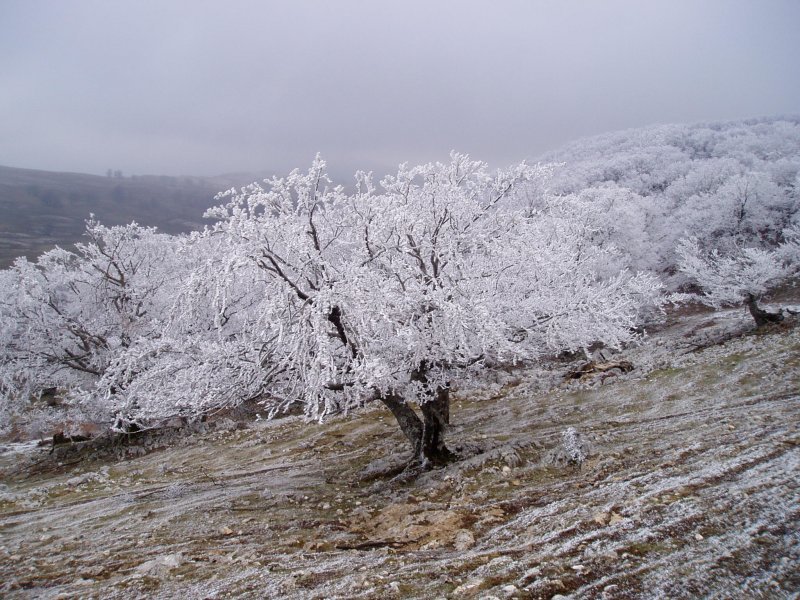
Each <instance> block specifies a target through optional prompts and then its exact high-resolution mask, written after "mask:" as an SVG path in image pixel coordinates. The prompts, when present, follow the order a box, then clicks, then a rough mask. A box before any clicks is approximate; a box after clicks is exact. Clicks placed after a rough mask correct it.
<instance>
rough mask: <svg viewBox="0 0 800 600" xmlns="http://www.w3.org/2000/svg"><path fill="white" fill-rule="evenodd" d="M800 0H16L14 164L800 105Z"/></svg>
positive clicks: (515, 137)
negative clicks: (659, 0) (799, 60)
mask: <svg viewBox="0 0 800 600" xmlns="http://www.w3.org/2000/svg"><path fill="white" fill-rule="evenodd" d="M798 25H800V1H798V0H785V1H779V0H774V1H771V0H752V1H749V2H745V1H737V0H718V1H717V0H702V1H701V0H683V1H681V0H664V1H661V2H655V1H653V2H647V1H643V0H630V1H613V0H596V1H588V0H587V1H583V2H581V1H571V0H553V1H543V0H542V1H534V0H527V1H523V0H520V1H511V0H508V1H506V0H492V1H489V0H486V1H484V2H478V1H470V0H457V1H456V0H454V1H437V0H421V1H416V0H402V1H394V0H393V1H383V0H380V1H379V0H370V1H368V0H364V1H354V0H336V1H334V0H328V1H323V0H318V1H299V0H291V1H290V0H286V1H280V2H278V1H272V2H270V1H263V0H262V1H255V0H254V1H252V2H247V1H235V0H226V1H222V0H220V1H217V2H203V1H198V0H186V1H183V0H180V1H178V0H176V1H168V0H152V1H146V0H129V1H113V0H97V1H88V0H71V1H69V2H67V1H57V0H0V164H3V165H8V166H15V167H26V168H36V169H47V170H61V171H78V172H88V173H96V174H103V173H105V171H106V169H108V168H112V169H121V170H122V171H123V172H124V173H125V174H146V173H149V174H169V175H214V174H219V173H225V172H232V171H276V172H283V171H286V170H289V169H291V168H293V167H298V166H299V167H306V166H307V165H308V164H309V163H310V161H311V159H312V158H313V156H314V155H315V153H316V152H318V151H319V152H322V154H323V156H324V157H325V158H326V159H327V160H328V163H329V164H330V166H331V168H332V170H333V171H334V172H341V173H350V172H352V171H354V170H355V169H357V168H369V169H375V170H378V171H380V172H385V171H387V170H388V169H390V168H391V167H394V166H396V165H397V164H398V163H400V162H403V161H410V162H413V163H417V162H424V161H428V160H438V159H442V160H443V159H446V158H447V155H448V152H449V151H450V150H451V149H456V150H459V151H462V152H468V153H470V154H471V155H472V156H473V157H475V158H479V159H482V160H486V161H488V162H489V163H490V164H491V165H492V166H502V165H504V164H507V163H510V162H512V161H518V160H521V159H523V158H535V157H536V156H538V155H539V154H540V153H543V152H545V151H547V150H551V149H556V148H558V146H560V145H562V144H564V143H566V142H568V141H570V140H573V139H576V138H579V137H583V136H588V135H593V134H596V133H601V132H605V131H611V130H616V129H623V128H628V127H639V126H643V125H649V124H655V123H673V122H694V121H705V120H728V119H739V118H747V117H755V116H771V115H789V114H793V115H796V114H800V63H798V57H800V33H798Z"/></svg>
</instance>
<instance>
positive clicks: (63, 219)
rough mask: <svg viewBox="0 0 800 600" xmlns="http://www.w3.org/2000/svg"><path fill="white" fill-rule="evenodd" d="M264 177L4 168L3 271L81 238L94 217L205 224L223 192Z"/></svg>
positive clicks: (112, 221)
mask: <svg viewBox="0 0 800 600" xmlns="http://www.w3.org/2000/svg"><path fill="white" fill-rule="evenodd" d="M258 177H259V175H258V174H242V173H240V174H232V175H221V176H219V177H167V176H154V175H134V176H131V177H125V176H122V175H121V174H120V173H117V174H116V175H114V174H113V173H112V176H110V177H101V176H97V175H86V174H82V173H55V172H51V171H38V170H33V169H17V168H12V167H4V166H0V268H5V267H8V266H9V265H10V264H11V262H12V261H13V260H14V258H16V257H17V256H26V257H27V258H28V259H29V260H34V259H35V258H36V256H38V255H39V254H40V253H41V252H43V251H45V250H48V249H49V248H52V247H53V246H55V245H61V246H68V245H70V244H73V243H75V242H76V241H79V240H80V239H81V236H82V235H83V233H84V229H85V221H86V219H88V218H89V215H90V214H94V215H95V218H97V219H98V220H99V221H100V222H102V223H103V224H105V225H123V224H126V223H130V222H131V221H136V222H137V223H139V224H140V225H146V226H155V227H158V229H159V230H160V231H163V232H165V233H172V234H176V233H184V232H187V231H191V230H193V229H199V228H202V226H203V224H204V219H203V213H204V212H205V210H206V209H207V208H209V207H210V206H213V205H214V204H215V201H214V196H215V195H216V194H217V193H218V192H220V191H221V190H224V189H227V188H230V187H231V186H236V185H244V184H246V183H250V182H252V181H254V180H256V179H257V178H258Z"/></svg>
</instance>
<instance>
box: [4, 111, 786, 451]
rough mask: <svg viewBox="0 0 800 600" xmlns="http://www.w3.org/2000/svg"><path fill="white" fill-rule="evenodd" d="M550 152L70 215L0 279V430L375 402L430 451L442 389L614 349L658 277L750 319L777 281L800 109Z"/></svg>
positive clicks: (316, 171) (308, 179)
mask: <svg viewBox="0 0 800 600" xmlns="http://www.w3.org/2000/svg"><path fill="white" fill-rule="evenodd" d="M548 158H550V159H553V160H557V161H559V162H562V163H564V164H560V165H544V166H543V165H527V164H525V163H522V164H519V165H515V166H513V167H511V168H508V169H503V170H499V171H496V172H492V171H490V170H489V169H488V167H487V166H486V165H485V164H483V163H481V162H477V161H474V160H471V159H470V158H469V157H468V156H466V155H462V154H456V153H453V154H452V155H451V157H450V161H449V162H445V163H433V164H426V165H421V166H416V167H409V166H408V165H401V166H400V167H399V169H398V171H397V173H396V174H394V175H391V176H387V177H385V178H384V179H383V180H381V181H375V180H374V179H373V177H372V175H371V174H367V173H362V172H359V173H357V174H356V176H355V182H354V185H353V186H352V187H350V188H343V187H341V186H335V185H333V184H332V183H331V181H330V180H329V178H328V176H327V175H326V166H325V163H324V161H322V160H321V159H320V158H317V159H316V160H315V161H314V162H313V163H312V165H311V167H310V168H309V169H308V170H307V171H300V170H295V171H293V172H292V173H291V174H289V175H288V176H286V177H284V178H273V179H271V180H266V181H264V182H262V183H261V184H252V185H250V186H247V187H245V188H242V189H239V190H229V191H228V192H225V193H223V194H220V195H219V196H218V200H219V202H220V206H218V207H216V208H214V209H211V210H210V211H209V212H208V215H207V216H209V217H210V218H212V219H213V220H214V221H213V224H212V225H210V226H209V227H207V228H206V229H205V230H204V231H202V232H196V233H194V234H191V235H188V236H168V235H163V234H159V233H157V232H156V231H154V230H152V229H148V228H143V227H139V226H137V225H135V224H131V225H128V226H123V227H105V226H103V225H101V224H100V223H97V222H95V221H89V222H88V223H87V238H86V241H85V242H84V243H82V244H80V245H78V246H77V248H76V250H75V251H67V250H64V249H55V250H52V251H50V252H47V253H45V254H43V255H42V256H41V257H39V258H38V260H36V262H29V261H27V260H25V259H18V260H17V261H16V263H15V264H14V265H13V266H12V267H11V268H10V269H7V270H5V271H0V428H8V427H10V426H11V425H12V424H13V423H14V422H15V420H16V419H18V418H21V417H23V416H24V418H25V419H28V420H32V419H38V420H39V421H41V423H44V424H47V423H48V420H50V421H53V422H55V421H58V422H59V423H60V426H62V427H63V426H64V422H65V421H66V422H73V423H79V422H82V421H86V420H90V421H92V422H95V423H99V424H101V425H102V426H107V427H112V428H115V429H116V430H119V431H124V430H126V429H128V428H130V427H150V426H156V425H158V424H159V423H160V422H162V421H163V420H164V419H165V418H168V417H172V416H188V417H195V416H198V415H201V414H204V413H207V412H209V411H215V410H219V409H222V408H226V407H233V406H236V405H239V404H241V403H243V402H246V401H249V400H254V401H258V402H261V403H262V404H263V405H264V408H265V411H266V412H267V413H268V414H275V413H277V412H280V411H282V410H284V409H286V408H287V407H288V406H290V405H292V404H295V403H298V404H300V405H302V406H303V407H304V410H305V413H306V415H307V416H308V417H309V418H313V419H318V420H321V419H324V418H325V417H326V416H327V415H331V414H334V413H338V412H342V411H349V410H352V409H355V408H358V407H360V406H363V405H364V404H366V403H368V402H382V403H383V404H384V405H385V406H386V407H387V408H388V409H389V410H390V411H391V412H392V414H393V415H394V416H395V418H396V419H397V422H398V424H399V426H400V428H401V429H402V431H403V433H404V434H405V435H406V437H407V438H408V440H409V442H410V444H411V446H412V448H413V450H414V453H415V456H416V457H418V458H419V459H420V460H422V461H428V460H433V461H436V460H440V459H446V458H447V455H448V450H447V448H446V445H445V443H444V431H445V429H446V425H447V423H448V420H449V390H450V386H451V384H452V383H453V382H455V381H463V380H465V379H469V378H472V377H480V375H481V372H482V370H484V369H486V368H487V367H490V366H491V365H494V364H497V363H513V362H524V361H531V360H536V359H537V358H540V357H542V356H543V355H546V354H555V353H559V352H562V351H576V350H581V349H585V348H587V347H589V346H590V345H592V344H595V343H598V342H601V343H604V344H606V345H610V346H616V347H619V346H621V345H623V344H625V343H627V342H629V341H631V340H632V339H634V338H635V337H636V334H635V333H634V332H635V331H636V330H637V327H638V326H640V325H641V324H642V322H643V320H644V319H645V318H646V317H647V316H648V315H649V314H652V312H653V311H654V310H655V309H657V308H658V307H659V305H660V304H661V303H662V302H663V301H664V295H663V294H662V283H661V281H664V282H665V283H666V289H665V291H667V292H674V291H679V290H681V286H684V287H685V286H687V285H688V286H694V288H693V289H695V290H698V289H699V290H702V291H703V292H704V293H703V295H701V300H702V301H705V302H707V303H709V304H712V305H719V304H724V303H749V305H750V308H751V312H752V313H753V316H754V318H756V320H757V322H758V318H759V316H757V315H761V316H762V317H763V314H765V313H763V311H760V309H758V307H757V306H756V301H757V299H758V298H759V297H760V295H762V294H763V293H765V292H766V291H767V290H768V289H769V288H770V287H773V286H775V285H777V284H779V283H781V282H783V281H785V280H786V279H787V278H789V277H792V276H793V275H795V274H796V272H797V264H798V256H799V255H800V250H799V248H800V247H799V246H798V242H797V239H798V231H800V216H799V215H800V203H799V202H798V186H799V185H800V175H798V173H800V124H799V123H798V121H797V120H791V119H774V120H760V121H753V122H745V123H734V124H723V125H708V126H665V127H657V128H650V129H643V130H634V131H628V132H622V133H618V134H613V135H608V136H601V137H599V138H593V139H591V140H587V141H583V142H579V143H577V144H575V145H573V146H571V147H570V148H567V149H566V150H565V151H563V152H562V153H559V154H557V155H552V156H550V157H548ZM51 391H55V395H56V396H57V397H58V399H59V406H58V407H51V406H48V405H47V403H46V402H44V401H43V400H41V398H42V397H43V396H45V397H50V396H51V395H52V393H51ZM413 407H416V410H415V409H414V408H413Z"/></svg>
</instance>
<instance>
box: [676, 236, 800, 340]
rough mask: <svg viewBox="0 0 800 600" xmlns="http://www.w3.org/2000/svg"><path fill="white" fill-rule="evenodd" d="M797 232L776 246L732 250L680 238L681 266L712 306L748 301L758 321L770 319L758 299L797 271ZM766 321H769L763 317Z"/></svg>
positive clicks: (703, 297) (679, 263)
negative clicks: (705, 246)
mask: <svg viewBox="0 0 800 600" xmlns="http://www.w3.org/2000/svg"><path fill="white" fill-rule="evenodd" d="M795 235H796V234H795V232H788V233H787V238H789V241H788V242H786V243H785V244H782V245H781V246H779V247H778V248H775V249H773V250H762V249H759V248H737V249H736V250H735V251H734V252H731V253H729V254H722V253H720V251H719V250H716V249H714V250H711V251H710V252H707V253H706V252H703V251H702V250H701V248H700V245H699V243H698V241H697V239H695V238H689V239H684V240H681V241H680V243H679V244H678V247H677V255H678V261H679V262H678V268H679V269H680V270H681V271H682V272H683V273H685V274H686V275H688V276H689V278H690V279H691V280H692V281H694V282H696V283H697V284H698V285H699V286H700V287H701V288H702V290H703V295H701V296H700V297H699V299H700V300H701V301H702V302H703V303H705V304H708V305H710V306H713V307H715V308H719V307H722V306H730V305H740V304H748V306H749V308H750V311H751V313H752V314H753V318H754V319H755V320H756V323H757V324H758V325H762V324H764V323H763V322H761V321H760V319H761V320H764V319H769V317H768V316H767V314H765V313H763V311H761V310H760V309H759V308H758V306H757V304H756V302H757V300H758V299H759V298H760V297H761V296H762V295H764V294H765V293H766V292H767V291H769V290H770V289H771V288H773V287H775V286H776V285H778V284H779V283H781V282H783V281H784V280H786V279H787V278H788V277H790V276H792V275H794V274H796V273H797V270H798V263H797V262H796V245H797V244H796V239H795ZM764 322H766V321H764Z"/></svg>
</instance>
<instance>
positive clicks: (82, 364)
mask: <svg viewBox="0 0 800 600" xmlns="http://www.w3.org/2000/svg"><path fill="white" fill-rule="evenodd" d="M86 236H87V241H86V242H83V243H80V244H77V245H76V250H75V251H74V252H70V251H67V250H64V249H61V248H55V249H54V250H51V251H49V252H46V253H44V254H43V255H42V256H40V257H39V259H38V260H37V261H36V262H35V263H31V262H29V261H27V260H25V259H17V261H16V262H15V263H14V265H13V266H12V267H11V268H10V269H8V270H6V271H3V272H2V280H3V285H2V290H0V354H1V356H0V412H2V413H3V415H4V418H3V419H2V423H0V425H2V426H5V425H7V424H8V415H9V414H12V413H15V412H20V411H23V410H25V409H26V407H27V406H28V403H29V401H30V400H31V399H32V398H35V397H37V396H38V395H40V394H41V393H42V392H43V391H44V390H46V389H48V388H58V389H59V390H60V391H61V395H62V396H63V397H64V399H65V400H66V402H67V404H71V405H72V407H73V408H75V409H76V410H80V411H81V412H83V413H84V414H86V415H88V417H89V418H97V419H100V420H106V421H107V420H109V419H113V418H114V417H115V415H116V414H117V413H119V412H120V410H121V409H122V408H123V407H121V406H119V405H118V403H117V402H116V401H115V399H114V398H112V397H111V396H110V395H109V397H101V395H99V394H98V393H97V391H96V386H97V383H98V382H99V381H100V380H101V379H102V378H103V377H104V376H105V374H106V371H107V369H108V368H109V366H110V365H111V364H112V363H113V361H114V360H115V359H116V357H117V356H118V355H119V353H120V352H124V351H125V350H126V349H127V348H129V347H131V346H132V345H134V344H135V343H136V341H137V340H138V339H140V338H155V337H158V336H159V335H160V328H161V325H162V320H163V319H164V318H165V316H166V315H165V311H164V307H165V306H169V305H170V304H171V293H170V291H169V290H168V289H167V288H168V285H167V284H168V283H169V282H172V281H174V277H175V273H174V271H175V269H174V268H173V261H172V260H171V258H172V254H173V253H172V243H171V238H170V237H169V236H165V235H162V234H158V233H156V232H155V230H154V229H151V228H144V227H139V226H138V225H136V224H131V225H127V226H121V227H105V226H102V225H100V224H99V223H97V222H95V221H89V222H88V223H87V228H86Z"/></svg>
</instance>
